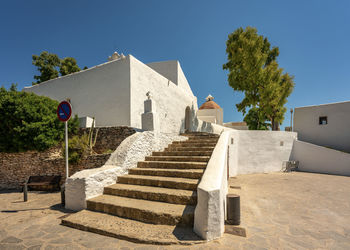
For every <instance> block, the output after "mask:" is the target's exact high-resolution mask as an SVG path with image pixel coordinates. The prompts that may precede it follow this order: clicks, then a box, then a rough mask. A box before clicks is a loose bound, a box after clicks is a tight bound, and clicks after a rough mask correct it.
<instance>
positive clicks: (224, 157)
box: [194, 131, 233, 240]
mask: <svg viewBox="0 0 350 250" xmlns="http://www.w3.org/2000/svg"><path fill="white" fill-rule="evenodd" d="M232 134H233V133H232V132H231V131H226V132H223V133H222V134H221V135H220V138H219V140H218V143H217V144H216V146H215V149H214V151H213V154H212V156H211V158H210V160H209V162H208V165H207V168H206V170H205V172H204V174H203V177H202V179H201V182H200V183H199V185H198V188H197V197H198V198H197V200H198V202H197V207H196V209H195V214H194V231H195V232H196V233H197V234H198V235H199V236H200V237H202V238H203V239H205V240H213V239H216V238H219V237H221V236H222V234H223V233H224V231H225V210H226V194H227V190H228V189H227V177H228V171H227V169H228V155H229V150H228V146H229V143H230V141H231V137H232Z"/></svg>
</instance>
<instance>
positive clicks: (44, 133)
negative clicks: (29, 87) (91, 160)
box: [0, 85, 79, 152]
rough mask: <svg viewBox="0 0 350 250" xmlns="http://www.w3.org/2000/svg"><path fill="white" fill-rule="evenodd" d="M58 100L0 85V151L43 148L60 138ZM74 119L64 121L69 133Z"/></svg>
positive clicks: (74, 128) (75, 123)
mask: <svg viewBox="0 0 350 250" xmlns="http://www.w3.org/2000/svg"><path fill="white" fill-rule="evenodd" d="M57 106H58V102H57V101H55V100H52V99H50V98H48V97H44V96H38V95H35V94H34V93H26V92H23V91H17V89H16V86H15V85H12V86H11V88H10V89H9V90H6V89H5V88H4V87H1V88H0V151H1V152H21V151H27V150H38V151H43V150H45V149H48V148H50V147H52V146H55V145H57V144H58V143H59V142H60V141H62V140H63V138H64V123H63V122H61V121H59V120H58V118H57V114H56V110H57ZM78 124H79V122H78V118H77V117H74V118H73V119H71V120H70V121H69V122H68V127H69V133H70V134H76V133H77V131H78Z"/></svg>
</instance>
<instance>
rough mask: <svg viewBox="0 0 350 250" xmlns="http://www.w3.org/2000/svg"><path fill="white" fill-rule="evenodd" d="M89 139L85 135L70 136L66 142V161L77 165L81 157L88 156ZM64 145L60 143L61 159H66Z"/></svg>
mask: <svg viewBox="0 0 350 250" xmlns="http://www.w3.org/2000/svg"><path fill="white" fill-rule="evenodd" d="M88 142H89V137H88V135H87V134H83V135H82V136H78V135H75V136H72V137H71V138H69V140H68V161H69V163H71V164H76V163H78V162H79V161H80V160H81V159H82V158H83V157H85V156H87V155H89V154H90V153H89V146H88ZM65 147H66V146H65V143H62V152H63V157H66V148H65Z"/></svg>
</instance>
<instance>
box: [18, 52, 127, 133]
mask: <svg viewBox="0 0 350 250" xmlns="http://www.w3.org/2000/svg"><path fill="white" fill-rule="evenodd" d="M129 83H130V58H129V56H127V57H126V58H125V59H121V60H116V61H111V62H107V63H104V64H101V65H99V66H96V67H93V68H90V69H87V70H83V71H80V72H77V73H73V74H70V75H67V76H63V77H59V78H56V79H52V80H49V81H46V82H43V83H41V84H38V85H35V86H32V87H26V88H24V91H26V92H33V93H35V94H37V95H42V96H47V97H50V98H51V99H54V100H57V101H62V100H66V99H67V98H69V99H70V101H71V105H72V109H73V114H77V115H78V116H79V117H85V116H89V117H95V118H96V126H123V125H124V126H130V84H129Z"/></svg>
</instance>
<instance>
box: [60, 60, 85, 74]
mask: <svg viewBox="0 0 350 250" xmlns="http://www.w3.org/2000/svg"><path fill="white" fill-rule="evenodd" d="M79 71H80V68H79V66H78V65H77V61H76V60H75V59H74V58H73V57H66V58H64V59H63V60H62V61H61V65H60V73H61V75H62V76H65V75H69V74H72V73H75V72H79Z"/></svg>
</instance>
